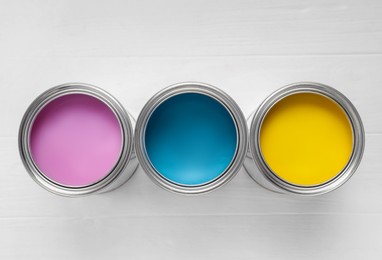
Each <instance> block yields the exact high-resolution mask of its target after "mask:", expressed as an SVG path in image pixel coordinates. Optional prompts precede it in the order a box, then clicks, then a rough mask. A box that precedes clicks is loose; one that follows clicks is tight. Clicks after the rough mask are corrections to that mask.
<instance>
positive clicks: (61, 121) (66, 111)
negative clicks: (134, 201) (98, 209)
mask: <svg viewBox="0 0 382 260" xmlns="http://www.w3.org/2000/svg"><path fill="white" fill-rule="evenodd" d="M133 123H134V119H133V118H132V117H131V116H130V115H129V114H128V113H127V112H126V111H125V109H124V108H123V106H122V105H121V104H120V103H119V102H118V101H117V100H116V99H115V98H114V97H113V96H112V95H110V94H109V93H107V92H106V91H104V90H102V89H100V88H98V87H95V86H92V85H89V84H83V83H69V84H63V85H59V86H56V87H53V88H51V89H49V90H47V91H45V92H44V93H42V94H41V95H40V96H38V97H37V98H36V99H35V100H34V101H33V102H32V104H31V105H30V106H29V108H28V109H27V110H26V112H25V114H24V117H23V119H22V121H21V124H20V129H19V151H20V156H21V159H22V161H23V164H24V166H25V168H26V170H27V171H28V173H29V175H30V176H31V177H32V179H33V180H34V181H35V182H37V183H38V184H39V185H40V186H41V187H43V188H45V189H46V190H48V191H50V192H52V193H55V194H57V195H62V196H68V197H79V196H84V195H89V194H95V193H103V192H107V191H110V190H113V189H115V188H117V187H119V186H121V185H122V184H123V183H125V182H126V181H127V180H128V179H129V178H130V177H131V176H132V175H133V173H134V172H135V170H136V169H137V167H138V160H137V159H136V156H135V152H134V144H133V125H132V124H133Z"/></svg>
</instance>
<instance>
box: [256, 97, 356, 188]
mask: <svg viewBox="0 0 382 260" xmlns="http://www.w3.org/2000/svg"><path fill="white" fill-rule="evenodd" d="M352 131H353V130H352V126H351V124H350V122H349V119H348V117H347V115H346V113H345V111H344V110H343V109H342V108H341V107H340V106H339V105H338V104H337V103H335V102H334V101H333V100H331V99H329V98H326V97H324V96H322V95H319V94H314V93H299V94H293V95H291V96H288V97H285V98H284V99H282V100H281V101H279V102H278V103H276V104H275V105H274V106H273V107H272V108H271V109H270V111H269V112H268V113H267V115H266V117H265V119H264V121H263V124H262V127H261V130H260V145H261V151H262V154H263V157H264V159H265V161H266V162H267V164H268V166H269V167H270V168H271V170H272V171H273V172H274V173H275V174H276V175H277V176H278V177H280V178H281V179H283V180H284V181H286V182H288V183H292V184H295V185H300V186H314V185H319V184H322V183H325V182H327V181H329V180H331V179H332V178H334V177H335V176H336V175H338V174H339V173H340V172H341V170H342V169H343V168H344V167H345V166H346V164H347V163H348V161H349V159H350V156H351V153H352V147H353V134H352Z"/></svg>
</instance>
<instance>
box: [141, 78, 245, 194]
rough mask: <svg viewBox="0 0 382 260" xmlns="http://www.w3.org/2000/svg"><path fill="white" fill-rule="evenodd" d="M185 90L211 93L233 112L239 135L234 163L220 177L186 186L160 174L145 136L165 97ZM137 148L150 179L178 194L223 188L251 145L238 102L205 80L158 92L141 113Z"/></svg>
mask: <svg viewBox="0 0 382 260" xmlns="http://www.w3.org/2000/svg"><path fill="white" fill-rule="evenodd" d="M183 93H199V94H204V95H207V96H209V97H211V98H213V99H215V100H217V101H219V102H220V103H221V104H222V105H223V106H224V107H225V108H226V109H227V110H228V111H229V112H230V114H231V116H232V119H233V120H234V122H235V127H236V131H237V136H238V142H237V147H236V153H235V156H234V158H233V160H232V163H231V165H230V166H229V167H228V168H227V169H226V170H225V171H224V172H223V173H222V174H221V175H220V176H219V177H218V178H216V179H214V180H212V181H211V182H208V183H206V184H202V185H197V186H186V185H180V184H176V183H173V182H171V181H169V180H167V179H166V178H164V177H163V176H162V175H161V174H159V173H158V172H157V171H156V170H155V169H154V168H153V167H152V165H151V163H150V161H149V159H148V156H147V154H146V150H145V142H144V135H145V129H146V126H147V122H148V120H149V118H150V116H151V114H152V112H153V111H154V110H155V109H156V108H157V107H158V106H159V105H160V104H161V103H162V102H164V101H165V100H167V99H168V98H170V97H173V96H176V95H179V94H183ZM134 138H135V142H134V143H135V151H136V155H137V157H138V160H139V162H140V165H141V167H142V168H143V170H144V171H145V172H146V174H147V175H148V176H149V177H150V179H151V180H152V181H153V182H154V183H155V184H157V185H158V186H160V187H161V188H164V189H165V190H168V191H171V192H175V193H178V194H185V195H191V194H204V193H207V192H211V191H213V190H216V189H217V188H220V187H221V186H222V185H224V184H226V183H228V182H229V181H230V180H231V179H232V178H233V177H235V175H236V174H237V172H238V171H239V170H240V169H241V167H242V164H243V161H244V159H245V155H246V152H247V149H248V146H247V144H248V143H247V138H248V133H247V124H246V120H245V117H244V115H243V113H242V112H241V110H240V108H239V106H238V105H237V104H236V102H235V101H234V100H233V99H232V98H231V97H230V96H229V95H228V94H226V93H225V92H223V91H222V90H220V89H218V88H216V87H214V86H212V85H209V84H205V83H200V82H182V83H177V84H174V85H171V86H168V87H166V88H164V89H163V90H161V91H159V92H158V93H157V94H155V95H154V96H153V97H151V99H150V100H149V101H148V102H147V103H146V104H145V106H144V107H143V109H142V110H141V113H140V114H139V116H138V119H137V123H136V128H135V137H134Z"/></svg>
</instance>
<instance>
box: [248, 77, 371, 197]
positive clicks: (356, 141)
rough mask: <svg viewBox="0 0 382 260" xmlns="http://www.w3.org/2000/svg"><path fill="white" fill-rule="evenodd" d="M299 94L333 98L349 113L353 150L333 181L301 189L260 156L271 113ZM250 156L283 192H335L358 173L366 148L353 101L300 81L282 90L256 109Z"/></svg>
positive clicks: (332, 90) (319, 84)
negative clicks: (264, 126)
mask: <svg viewBox="0 0 382 260" xmlns="http://www.w3.org/2000/svg"><path fill="white" fill-rule="evenodd" d="M297 93H315V94H320V95H323V96H325V97H327V98H330V99H331V100H333V101H334V102H336V103H337V104H338V105H339V106H340V107H341V108H342V109H343V110H344V111H345V113H346V114H347V116H348V119H349V121H350V123H351V126H352V128H353V129H352V130H353V151H352V154H351V157H350V159H349V161H348V163H347V165H346V166H345V167H344V168H343V169H342V171H340V172H339V173H338V174H337V175H336V176H335V177H334V178H332V179H331V180H329V181H327V182H325V183H323V184H319V185H316V186H299V185H295V184H291V183H288V182H286V181H284V180H283V179H281V178H279V177H278V176H277V175H276V174H275V173H274V172H273V171H272V170H271V169H270V168H269V167H268V165H267V163H266V162H265V159H264V158H263V156H262V153H261V147H260V140H259V139H260V129H261V126H262V123H263V120H264V118H265V116H266V114H267V113H268V111H269V110H270V109H271V108H272V107H273V106H274V105H275V104H276V103H277V102H278V101H280V100H281V99H283V98H285V97H287V96H289V95H293V94H297ZM249 140H250V143H249V148H250V153H251V155H252V158H253V160H254V161H255V163H256V165H257V167H258V169H259V171H260V174H262V175H263V176H264V177H265V178H266V179H267V180H268V181H270V182H271V183H273V184H274V185H276V186H277V187H278V188H280V189H281V190H284V191H286V192H288V193H294V194H299V195H319V194H324V193H327V192H330V191H333V190H335V189H337V188H339V187H340V186H341V185H343V184H344V183H345V182H347V181H348V180H349V179H350V177H351V176H352V175H353V174H354V172H355V171H356V170H357V168H358V166H359V164H360V162H361V160H362V156H363V152H364V147H365V131H364V127H363V124H362V120H361V117H360V115H359V114H358V111H357V109H356V108H355V107H354V105H353V104H352V103H351V101H350V100H349V99H348V98H347V97H346V96H344V95H343V94H342V93H341V92H339V91H338V90H336V89H334V88H332V87H330V86H327V85H324V84H321V83H316V82H298V83H293V84H290V85H287V86H285V87H282V88H280V89H278V90H276V91H275V92H273V93H272V94H271V95H270V96H268V97H267V98H266V99H265V100H264V101H263V102H262V103H261V105H260V106H259V108H258V109H257V110H256V112H255V114H254V117H253V120H252V122H251V125H250V138H249Z"/></svg>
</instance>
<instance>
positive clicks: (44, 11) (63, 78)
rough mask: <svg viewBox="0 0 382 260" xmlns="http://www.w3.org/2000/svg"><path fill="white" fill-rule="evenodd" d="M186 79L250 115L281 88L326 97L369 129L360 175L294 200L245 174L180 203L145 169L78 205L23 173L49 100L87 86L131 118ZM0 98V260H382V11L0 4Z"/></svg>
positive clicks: (74, 1) (370, 3)
mask: <svg viewBox="0 0 382 260" xmlns="http://www.w3.org/2000/svg"><path fill="white" fill-rule="evenodd" d="M188 80H196V81H201V82H206V83H210V84H212V85H215V86H217V87H220V88H221V89H223V90H224V91H226V92H227V93H229V94H230V95H231V96H232V97H233V98H234V99H235V100H236V101H237V102H238V104H239V105H240V106H241V108H242V109H243V111H244V113H245V114H246V115H249V114H250V113H251V111H252V110H254V109H256V107H257V106H258V105H259V103H260V102H261V101H262V100H264V98H265V97H266V96H267V95H269V94H270V93H271V92H272V91H274V90H276V89H277V88H279V87H282V86H283V85H286V84H289V83H293V82H297V81H317V82H321V83H325V84H328V85H331V86H333V87H336V88H337V89H338V90H340V91H342V92H343V93H344V94H345V95H346V96H348V98H349V99H350V100H352V102H353V103H354V105H355V106H356V107H357V109H358V110H359V112H360V114H361V116H362V119H363V122H364V125H365V130H366V149H365V154H364V159H363V161H362V163H361V166H360V168H359V170H358V171H357V172H356V174H355V175H354V177H353V178H352V179H351V180H350V181H349V182H348V183H346V184H345V185H344V186H343V187H341V188H340V189H339V190H337V191H335V192H332V193H330V194H326V195H323V196H318V197H303V198H301V197H293V196H288V195H279V194H275V193H272V192H269V191H267V190H264V189H262V188H261V187H259V186H258V185H256V183H254V182H253V181H252V180H251V179H250V177H249V176H248V175H247V174H246V173H245V172H244V171H241V172H239V174H238V175H237V177H236V178H235V179H234V180H233V181H232V182H230V183H229V184H228V185H226V186H225V187H223V188H222V189H220V190H218V191H216V192H213V193H210V194H207V195H205V196H197V197H185V196H180V195H174V194H171V193H168V192H166V191H164V190H161V189H160V188H158V187H157V186H155V185H154V184H153V183H152V182H151V181H150V180H149V178H148V177H147V176H146V175H145V174H144V173H143V172H142V170H139V171H138V172H137V173H136V174H135V175H134V177H133V178H132V179H131V181H129V182H128V183H127V184H126V185H124V186H123V187H122V188H120V189H119V190H117V191H114V192H111V193H108V194H103V195H97V196H90V197H86V198H81V199H68V198H62V197H58V196H55V195H52V194H50V193H48V192H47V191H45V190H43V189H41V188H40V187H39V186H38V185H37V184H35V183H34V182H33V181H32V179H31V178H30V177H29V176H28V174H27V173H26V171H25V170H24V167H23V165H22V163H21V160H20V158H19V154H18V148H17V133H18V126H19V122H20V120H21V117H22V115H23V113H24V112H25V110H26V108H27V106H28V105H29V104H30V102H32V100H33V99H34V98H35V97H36V96H37V95H39V94H40V93H41V92H43V91H44V90H46V89H47V88H49V87H52V86H55V85H58V84H61V83H67V82H85V83H90V84H94V85H96V86H99V87H102V88H104V89H106V90H107V91H109V92H110V93H112V94H113V95H114V96H116V97H117V98H118V99H119V100H120V101H121V102H122V103H123V104H124V106H125V108H126V109H127V110H128V111H130V112H131V113H132V114H133V115H134V116H135V117H137V115H138V113H139V111H140V109H141V108H142V107H143V105H144V103H145V102H146V101H147V100H148V99H149V98H150V97H151V96H152V95H153V94H155V93H156V92H157V91H159V90H160V89H162V88H163V87H166V86H168V85H170V84H173V83H177V82H181V81H188ZM0 90H1V93H0V124H1V125H0V259H38V260H40V259H65V260H67V259H166V260H167V259H192V260H194V259H382V148H381V147H382V99H381V98H382V95H381V94H382V1H379V0H363V1H355V0H342V1H341V0H336V1H333V0H325V1H306V0H289V1H281V0H280V1H266V0H262V1H242V0H220V1H208V0H192V1H183V0H166V1H146V0H136V1H130V0H129V1H127V0H120V1H111V0H109V1H106V0H105V1H91V0H70V1H68V0H59V1H49V0H46V1H39V0H36V1H27V0H26V1H17V0H15V1H11V0H9V1H6V0H0Z"/></svg>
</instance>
